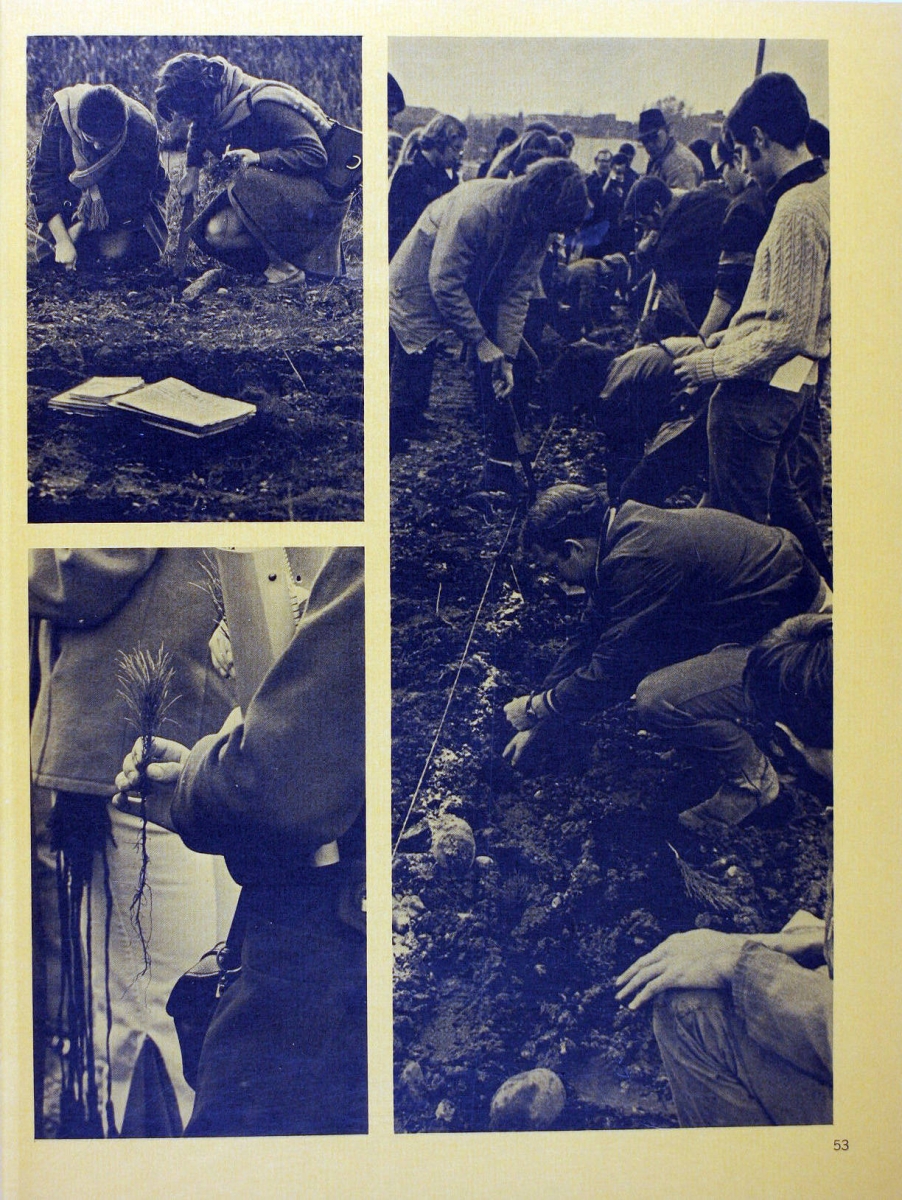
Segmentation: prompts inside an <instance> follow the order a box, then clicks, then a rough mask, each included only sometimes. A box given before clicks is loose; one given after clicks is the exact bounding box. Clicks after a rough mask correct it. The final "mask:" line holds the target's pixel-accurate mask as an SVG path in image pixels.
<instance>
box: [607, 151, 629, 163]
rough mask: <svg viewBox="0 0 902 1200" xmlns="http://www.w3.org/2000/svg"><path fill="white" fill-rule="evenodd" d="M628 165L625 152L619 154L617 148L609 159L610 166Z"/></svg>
mask: <svg viewBox="0 0 902 1200" xmlns="http://www.w3.org/2000/svg"><path fill="white" fill-rule="evenodd" d="M629 165H630V160H629V159H628V158H627V157H626V155H625V154H621V153H620V151H619V150H618V152H617V153H616V154H615V155H614V157H613V158H612V159H611V166H612V167H628V166H629Z"/></svg>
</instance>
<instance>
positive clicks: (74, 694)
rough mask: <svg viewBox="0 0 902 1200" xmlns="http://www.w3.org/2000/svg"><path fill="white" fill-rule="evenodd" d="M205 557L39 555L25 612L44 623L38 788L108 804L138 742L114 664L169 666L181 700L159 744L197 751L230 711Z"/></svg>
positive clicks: (35, 751)
mask: <svg viewBox="0 0 902 1200" xmlns="http://www.w3.org/2000/svg"><path fill="white" fill-rule="evenodd" d="M201 553H202V552H201V551H199V550H178V549H176V550H33V551H32V553H31V572H30V577H29V589H28V594H29V607H30V612H31V615H32V616H33V617H38V618H41V625H40V632H39V657H40V671H41V683H40V691H39V694H38V701H37V705H36V708H35V714H34V720H33V722H32V733H31V754H32V773H33V777H34V781H35V783H36V784H37V785H38V786H40V787H47V788H56V789H58V790H60V791H70V792H83V793H88V794H91V795H97V796H112V795H113V793H114V792H115V790H116V789H115V787H114V786H113V780H114V779H115V777H116V773H117V772H118V771H119V770H120V768H121V766H122V760H123V758H124V757H125V755H126V754H127V753H128V751H129V750H130V749H131V748H132V746H133V745H134V742H135V738H136V737H137V736H138V735H137V730H136V729H135V728H134V727H133V726H132V725H130V724H129V721H128V713H127V710H126V707H125V704H124V702H123V700H122V697H121V696H120V695H119V686H120V685H119V683H118V681H117V671H118V665H117V655H118V654H119V653H120V652H123V653H128V652H130V651H132V650H135V649H137V648H142V649H145V650H150V651H156V650H158V649H159V648H160V646H161V645H163V646H164V647H165V649H166V650H168V651H169V652H170V654H171V656H172V665H173V667H174V668H175V672H176V674H175V681H174V684H173V692H174V693H175V695H177V696H178V700H177V701H176V703H175V704H174V706H173V708H172V710H171V712H170V720H169V721H167V723H166V725H165V727H164V728H163V729H161V730H160V733H161V735H162V736H163V737H170V738H174V739H176V740H177V741H180V742H183V743H186V744H187V745H189V746H190V745H192V744H193V743H194V742H195V741H197V739H198V738H199V737H202V736H203V735H204V734H206V733H209V732H210V730H211V729H218V728H219V726H220V725H221V724H222V722H223V721H224V720H225V718H226V716H227V715H228V712H229V710H230V709H231V708H232V706H233V704H234V699H233V698H232V695H231V692H230V689H229V687H228V685H227V684H226V683H225V682H224V681H223V680H222V679H220V678H219V676H218V675H217V674H216V672H215V671H214V670H213V667H212V665H211V663H210V651H209V648H208V645H207V643H208V641H209V638H210V635H211V634H212V633H213V630H214V629H215V628H216V622H217V620H218V615H217V611H216V607H215V605H214V603H213V600H212V598H211V597H210V595H209V594H208V593H207V592H206V591H205V590H204V588H203V586H202V585H203V582H204V579H205V576H204V572H203V569H202V566H201V561H200V560H201Z"/></svg>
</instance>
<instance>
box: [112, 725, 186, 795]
mask: <svg viewBox="0 0 902 1200" xmlns="http://www.w3.org/2000/svg"><path fill="white" fill-rule="evenodd" d="M189 754H190V750H189V749H188V747H187V746H183V745H182V743H181V742H173V741H170V740H169V739H168V738H156V737H155V738H154V739H153V741H152V743H151V751H150V757H149V758H148V759H146V760H145V759H144V740H143V738H138V740H137V741H136V742H135V744H134V746H132V748H131V750H130V751H129V752H128V754H126V756H125V758H124V760H123V762H122V770H121V771H120V772H119V774H118V775H117V776H116V787H117V788H118V790H119V791H120V792H127V791H128V790H129V789H130V788H135V787H139V786H140V785H141V784H142V783H143V782H144V781H145V780H146V781H147V783H149V784H150V785H151V786H152V787H162V788H174V787H175V786H176V785H177V784H178V781H179V779H180V777H181V774H182V767H183V766H184V765H185V762H186V760H187V758H188V755H189Z"/></svg>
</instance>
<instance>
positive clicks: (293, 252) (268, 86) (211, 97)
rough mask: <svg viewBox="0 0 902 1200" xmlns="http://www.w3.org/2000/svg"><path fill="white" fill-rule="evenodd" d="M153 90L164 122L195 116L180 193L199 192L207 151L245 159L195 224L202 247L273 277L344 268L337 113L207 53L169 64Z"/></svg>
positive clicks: (344, 206) (296, 277)
mask: <svg viewBox="0 0 902 1200" xmlns="http://www.w3.org/2000/svg"><path fill="white" fill-rule="evenodd" d="M156 99H157V111H158V112H159V114H160V116H161V117H162V118H163V120H164V121H170V120H172V118H173V117H174V116H175V115H179V116H183V117H188V118H189V119H190V121H191V127H190V132H189V135H188V159H187V166H186V169H185V173H184V175H183V176H182V178H181V179H180V181H179V191H180V193H181V194H182V195H183V196H189V195H193V194H194V193H195V192H196V191H197V187H198V183H199V178H200V169H201V166H202V165H203V163H204V157H205V155H206V154H207V153H210V154H212V155H213V157H214V158H215V159H217V160H220V159H225V160H226V161H228V162H230V163H233V164H237V165H238V166H239V167H240V168H241V170H240V172H239V173H238V174H237V175H236V176H235V178H234V179H233V180H232V182H231V183H230V184H229V185H228V187H226V188H225V189H224V190H223V191H221V192H219V193H218V195H217V196H216V197H215V198H214V199H213V200H212V201H211V202H210V203H209V204H207V205H206V207H205V208H204V210H203V212H202V213H201V214H200V216H199V217H197V219H196V220H195V221H194V223H193V224H192V225H191V227H190V232H191V236H192V238H193V239H194V241H195V242H196V244H197V245H198V246H199V247H200V249H201V250H203V251H204V252H205V253H206V254H210V255H212V256H213V257H214V258H218V259H220V260H221V261H222V262H224V263H226V264H227V265H229V266H233V267H235V268H236V269H237V270H240V271H249V272H258V271H263V273H264V274H265V276H266V280H267V282H268V283H270V284H273V285H280V284H284V283H302V282H303V281H304V276H305V272H310V273H315V274H318V275H325V276H334V275H338V274H340V273H341V270H342V260H341V245H340V239H341V231H342V227H343V224H344V219H345V216H346V214H347V211H348V207H349V205H350V197H349V196H341V195H335V194H332V193H330V191H329V190H327V187H326V186H325V183H324V175H325V172H326V169H327V167H328V165H329V152H328V146H329V145H330V144H331V138H332V136H333V133H334V130H335V126H336V122H334V121H333V120H331V119H330V118H329V117H327V116H326V114H325V113H324V112H323V111H322V109H321V108H320V107H319V105H318V104H317V103H316V102H315V101H314V100H311V99H310V98H309V97H307V96H304V95H303V94H302V93H301V92H299V91H298V90H297V88H295V87H292V86H291V85H290V84H287V83H282V82H279V81H277V80H272V79H257V78H256V77H255V76H253V75H248V74H247V73H246V72H244V71H242V70H241V68H240V67H236V66H234V65H233V64H232V63H230V62H227V61H226V59H224V58H221V57H219V56H218V55H217V56H216V57H214V58H207V57H206V56H205V55H203V54H179V55H176V57H175V58H172V59H170V60H169V61H168V62H167V63H164V65H163V66H162V67H161V68H160V70H159V72H158V74H157V87H156Z"/></svg>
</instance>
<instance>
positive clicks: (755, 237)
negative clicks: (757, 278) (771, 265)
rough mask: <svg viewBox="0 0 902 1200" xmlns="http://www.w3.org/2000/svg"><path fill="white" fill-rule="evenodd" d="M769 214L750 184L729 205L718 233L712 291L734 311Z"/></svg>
mask: <svg viewBox="0 0 902 1200" xmlns="http://www.w3.org/2000/svg"><path fill="white" fill-rule="evenodd" d="M772 211H773V210H772V209H771V208H770V207H769V205H768V203H767V200H766V199H765V196H764V193H763V192H762V190H761V188H760V187H758V185H757V183H755V182H754V180H753V181H752V182H751V183H750V184H749V186H748V187H747V188H746V189H745V190H744V191H742V192H740V193H739V195H738V196H735V197H734V198H733V199H732V200H731V201H730V207H729V208H728V209H727V212H726V215H725V217H724V219H723V225H722V226H721V230H720V259H719V261H718V264H717V279H716V286H715V291H716V293H717V295H718V296H720V297H721V298H722V299H723V300H726V301H727V302H728V303H730V304H732V306H733V307H734V308H738V307H739V305H740V304H741V303H742V297H743V296H744V295H745V289H746V287H747V286H748V282H749V279H750V278H751V275H752V267H753V266H754V265H755V252H756V251H757V249H758V246H759V245H760V243H761V239H762V238H763V237H764V234H765V233H766V232H767V226H768V224H769V222H770V217H771V212H772Z"/></svg>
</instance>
